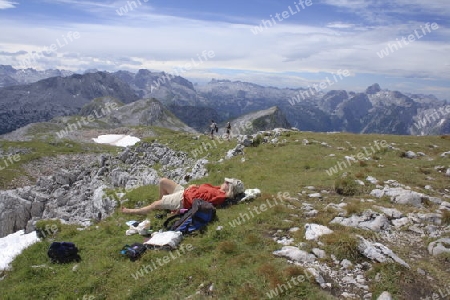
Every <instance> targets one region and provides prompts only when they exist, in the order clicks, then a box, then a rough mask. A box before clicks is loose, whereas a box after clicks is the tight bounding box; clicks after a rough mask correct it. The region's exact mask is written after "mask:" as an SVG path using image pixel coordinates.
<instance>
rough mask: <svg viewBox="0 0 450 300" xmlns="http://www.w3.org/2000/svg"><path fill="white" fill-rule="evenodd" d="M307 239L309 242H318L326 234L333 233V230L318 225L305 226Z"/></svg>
mask: <svg viewBox="0 0 450 300" xmlns="http://www.w3.org/2000/svg"><path fill="white" fill-rule="evenodd" d="M305 229H306V231H305V238H306V239H307V240H317V239H318V238H319V237H320V236H322V235H324V234H330V233H333V230H331V229H329V228H328V227H326V226H323V225H318V224H305Z"/></svg>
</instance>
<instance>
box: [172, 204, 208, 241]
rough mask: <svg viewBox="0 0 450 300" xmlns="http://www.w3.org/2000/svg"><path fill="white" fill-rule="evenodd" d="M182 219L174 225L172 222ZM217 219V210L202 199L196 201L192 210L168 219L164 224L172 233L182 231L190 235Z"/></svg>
mask: <svg viewBox="0 0 450 300" xmlns="http://www.w3.org/2000/svg"><path fill="white" fill-rule="evenodd" d="M176 218H180V219H179V220H177V221H175V223H173V224H172V225H170V224H169V223H171V221H173V220H174V219H176ZM215 218H216V208H215V207H214V205H212V204H211V203H209V202H206V201H204V200H202V199H194V202H193V203H192V208H191V209H189V210H188V211H187V212H185V213H184V214H178V215H175V216H172V217H170V218H168V219H167V220H166V221H165V222H164V227H165V228H166V229H167V230H171V231H180V232H181V233H183V234H189V233H192V232H194V231H196V230H201V229H203V228H204V227H205V226H206V225H207V224H208V223H209V222H211V221H213V220H214V219H215Z"/></svg>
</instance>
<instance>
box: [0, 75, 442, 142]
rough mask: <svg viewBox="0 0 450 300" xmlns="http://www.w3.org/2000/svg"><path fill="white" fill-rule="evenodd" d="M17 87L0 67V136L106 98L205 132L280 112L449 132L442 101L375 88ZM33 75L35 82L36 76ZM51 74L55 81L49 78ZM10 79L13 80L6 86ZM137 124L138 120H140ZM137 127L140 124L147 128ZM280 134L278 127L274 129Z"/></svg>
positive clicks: (161, 81) (307, 119)
mask: <svg viewBox="0 0 450 300" xmlns="http://www.w3.org/2000/svg"><path fill="white" fill-rule="evenodd" d="M27 72H28V73H29V74H35V75H33V76H31V75H30V76H28V77H27V76H25V75H23V74H22V75H21V76H22V77H26V78H28V79H27V80H25V79H21V81H20V82H31V81H33V80H37V79H38V78H41V77H45V76H48V77H49V78H47V79H43V80H41V81H36V82H33V83H28V84H26V85H17V82H19V81H18V80H17V79H14V76H13V75H14V74H17V73H20V72H19V71H18V70H14V69H13V68H12V67H10V66H2V67H1V68H0V78H2V80H1V81H0V87H1V86H3V88H0V99H1V100H0V120H2V123H1V125H0V134H3V133H7V132H10V131H12V130H14V129H17V128H19V127H22V126H24V125H27V124H28V123H31V122H45V121H49V120H51V119H52V118H54V117H56V116H64V115H74V114H78V113H79V112H80V109H81V107H83V105H85V104H87V103H89V101H91V100H92V99H94V98H97V97H103V96H109V97H114V98H117V99H118V100H119V101H121V102H123V103H130V102H134V101H137V100H138V99H144V98H155V99H157V100H158V101H160V102H161V103H162V104H163V105H164V106H165V107H167V109H168V110H170V111H171V112H172V113H173V114H174V115H175V116H176V117H177V118H179V119H180V120H181V121H182V122H184V123H186V125H187V126H188V127H192V128H194V129H196V130H197V131H200V132H204V131H205V130H207V126H208V124H209V122H210V120H211V119H214V120H215V121H216V122H219V123H220V122H225V121H228V120H232V119H236V118H238V117H241V116H243V115H246V114H248V113H254V112H257V111H261V110H266V109H269V108H271V107H274V106H276V107H278V109H279V110H280V112H281V113H283V114H284V116H285V118H286V121H287V123H289V125H291V126H293V127H296V128H298V129H300V130H304V131H320V132H326V131H348V132H354V133H387V134H402V135H408V134H413V135H427V134H446V133H449V132H450V118H449V116H450V114H449V112H450V107H449V106H448V102H447V101H444V100H439V99H437V98H436V97H434V96H433V95H418V94H407V93H401V92H399V91H389V90H384V89H382V88H381V87H380V86H379V85H378V84H373V85H372V86H369V87H368V88H367V89H366V90H365V91H363V92H353V91H345V90H329V91H323V90H318V91H316V90H311V88H310V89H304V88H298V89H291V88H277V87H271V86H260V85H257V84H254V83H248V82H241V81H229V80H214V79H213V80H211V81H210V82H209V83H208V84H206V85H195V84H193V83H192V82H190V81H188V80H187V79H185V78H183V77H180V76H175V75H173V74H169V73H165V72H152V71H149V70H139V71H138V72H136V73H132V72H129V71H118V72H115V73H107V72H93V73H92V72H91V73H85V74H82V75H79V74H73V75H70V76H66V77H62V76H64V75H67V74H68V73H67V72H65V71H59V73H58V71H54V70H53V71H52V70H50V71H45V72H38V71H34V70H29V69H27ZM36 74H39V75H36ZM55 74H58V75H56V76H57V77H51V76H54V75H55ZM11 78H12V79H14V80H11ZM140 119H141V120H142V118H140ZM146 123H148V122H145V121H143V123H140V124H141V125H146ZM279 126H280V127H282V125H279Z"/></svg>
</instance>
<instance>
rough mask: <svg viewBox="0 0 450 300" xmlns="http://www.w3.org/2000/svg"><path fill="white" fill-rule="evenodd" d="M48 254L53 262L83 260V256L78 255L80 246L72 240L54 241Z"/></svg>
mask: <svg viewBox="0 0 450 300" xmlns="http://www.w3.org/2000/svg"><path fill="white" fill-rule="evenodd" d="M47 255H48V257H50V259H51V261H52V263H60V264H62V263H69V262H73V261H76V262H79V261H81V257H80V255H78V248H77V247H76V246H75V244H74V243H70V242H53V243H52V244H51V245H50V248H49V249H48V251H47Z"/></svg>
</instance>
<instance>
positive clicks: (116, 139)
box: [93, 134, 141, 147]
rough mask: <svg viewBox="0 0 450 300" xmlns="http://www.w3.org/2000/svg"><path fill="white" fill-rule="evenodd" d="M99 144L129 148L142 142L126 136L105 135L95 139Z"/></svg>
mask: <svg viewBox="0 0 450 300" xmlns="http://www.w3.org/2000/svg"><path fill="white" fill-rule="evenodd" d="M93 140H94V142H96V143H97V144H109V145H113V146H118V147H128V146H133V145H134V144H136V143H137V142H140V141H141V139H139V138H137V137H135V136H131V135H124V134H104V135H99V136H98V137H97V138H96V139H95V138H94V139H93Z"/></svg>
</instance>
